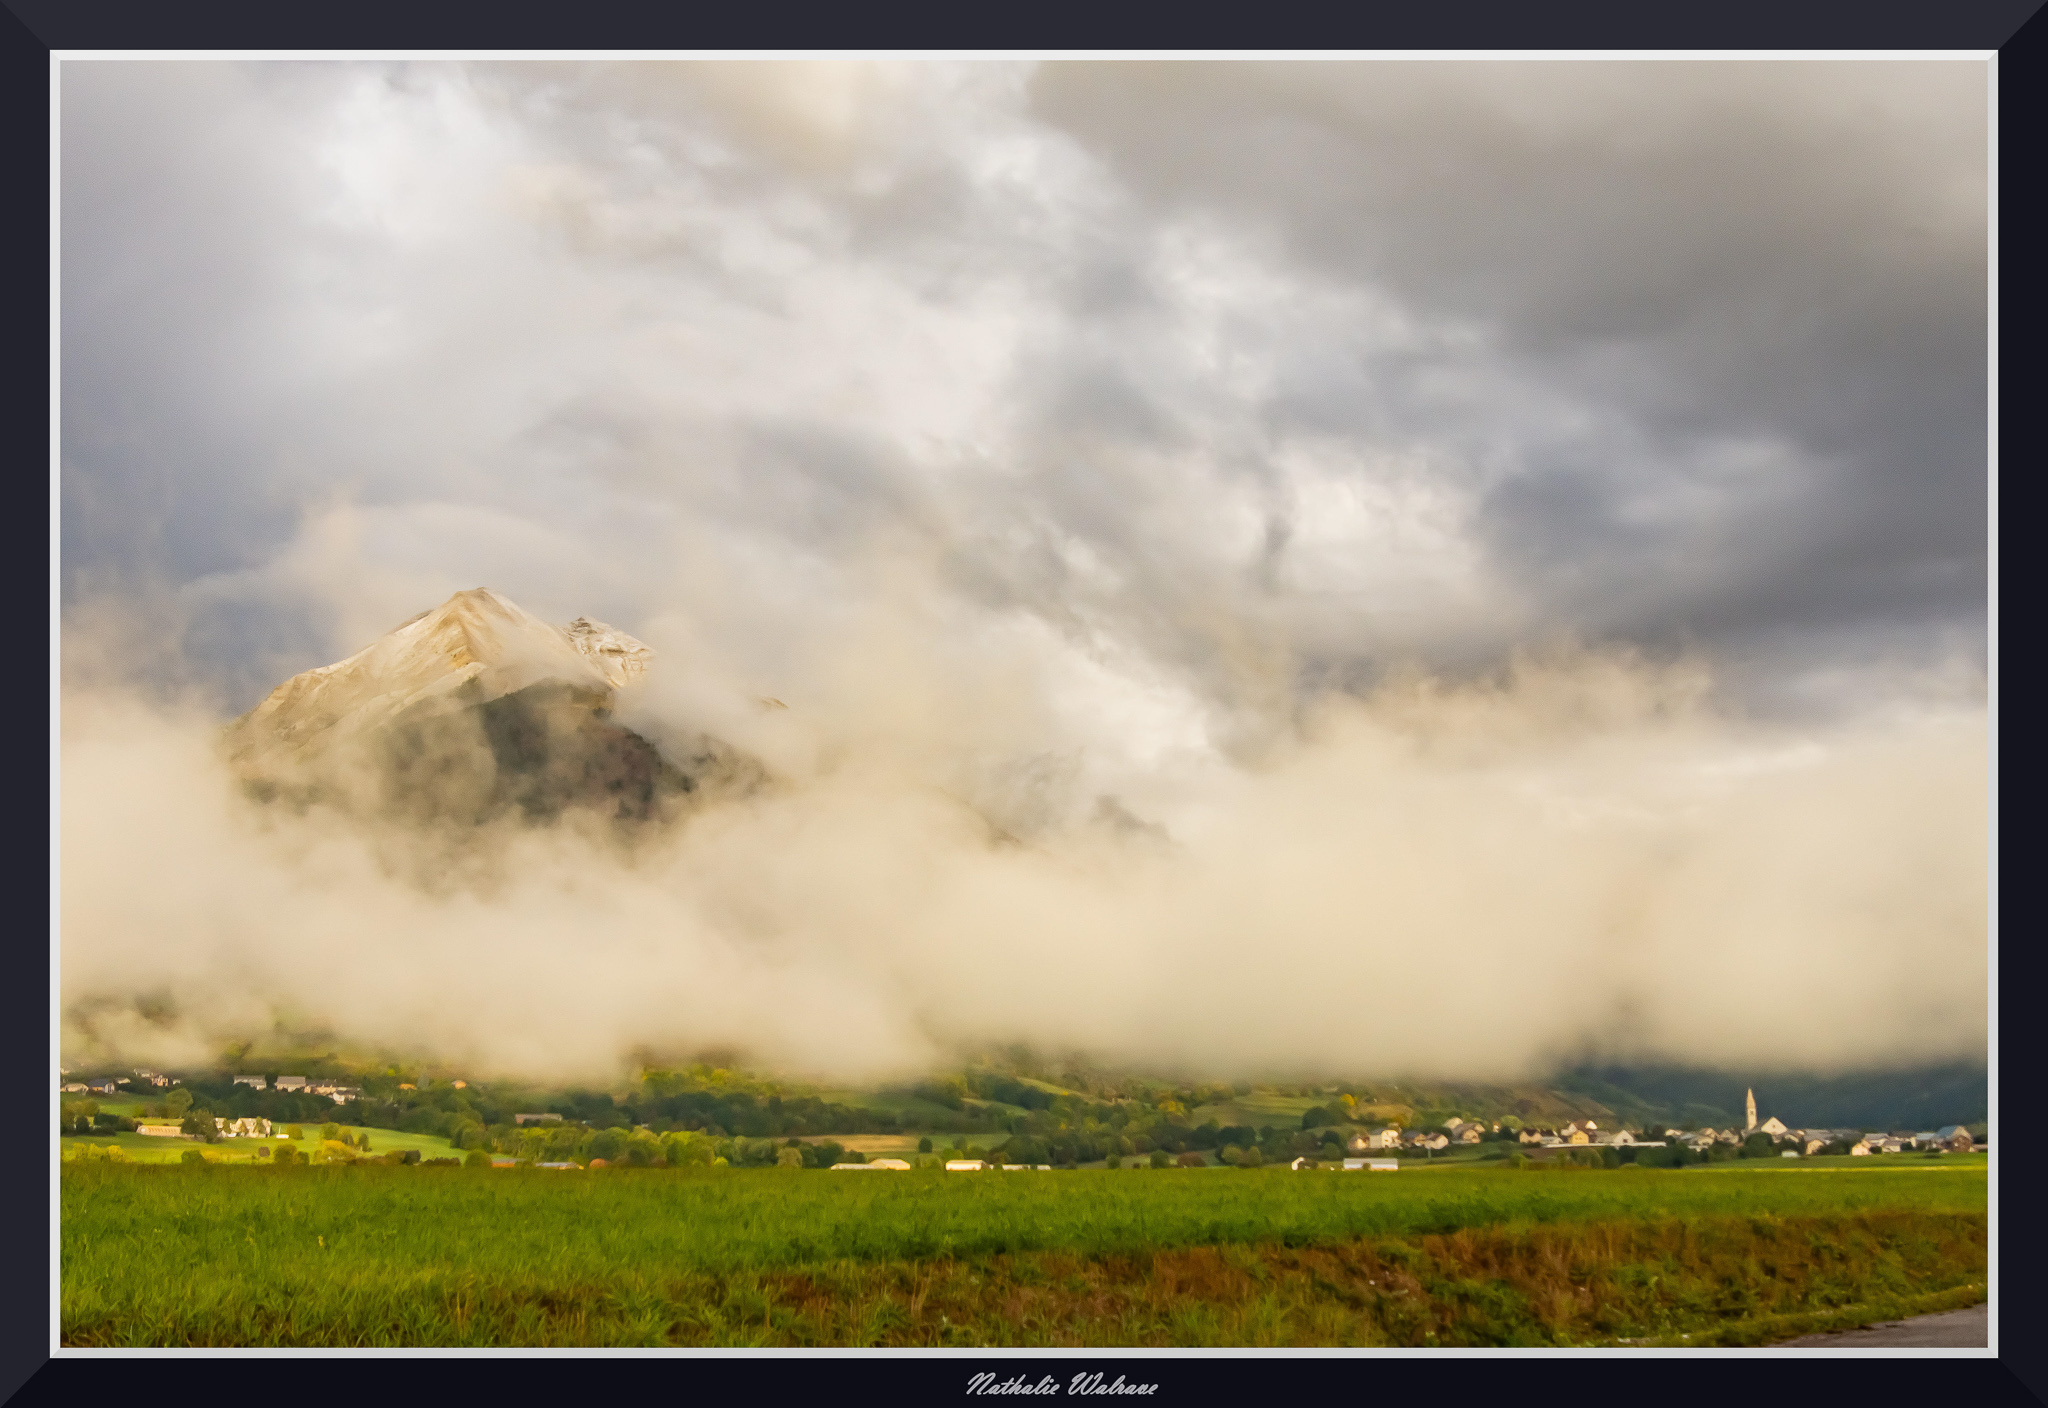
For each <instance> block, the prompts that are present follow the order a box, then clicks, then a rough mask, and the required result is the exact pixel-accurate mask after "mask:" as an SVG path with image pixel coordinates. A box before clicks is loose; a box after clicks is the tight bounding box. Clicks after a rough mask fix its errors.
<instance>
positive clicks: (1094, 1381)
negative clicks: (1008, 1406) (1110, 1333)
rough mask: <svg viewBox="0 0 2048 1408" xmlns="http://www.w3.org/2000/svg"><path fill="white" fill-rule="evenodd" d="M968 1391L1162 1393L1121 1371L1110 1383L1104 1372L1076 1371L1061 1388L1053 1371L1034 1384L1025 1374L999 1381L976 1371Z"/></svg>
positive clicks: (1154, 1386) (990, 1375) (1155, 1385)
mask: <svg viewBox="0 0 2048 1408" xmlns="http://www.w3.org/2000/svg"><path fill="white" fill-rule="evenodd" d="M967 1391H968V1392H969V1393H1049V1394H1055V1395H1056V1394H1060V1393H1066V1394H1068V1395H1070V1396H1071V1395H1074V1394H1088V1393H1157V1392H1159V1385H1158V1384H1127V1383H1125V1382H1124V1376H1123V1375H1122V1374H1118V1375H1117V1376H1116V1382H1114V1383H1107V1384H1106V1383H1104V1382H1103V1381H1102V1375H1100V1374H1076V1375H1074V1377H1073V1380H1072V1381H1071V1382H1070V1383H1068V1385H1067V1386H1066V1388H1064V1389H1062V1388H1061V1387H1060V1385H1059V1380H1057V1379H1055V1378H1053V1376H1052V1375H1050V1374H1046V1375H1044V1376H1042V1377H1041V1378H1040V1379H1039V1380H1038V1382H1037V1383H1035V1384H1027V1383H1025V1382H1024V1376H1023V1375H1022V1374H1019V1375H1017V1376H1016V1377H1015V1378H1010V1379H1004V1380H1003V1381H1002V1382H1000V1383H998V1382H997V1381H996V1376H995V1375H994V1374H976V1375H975V1376H974V1377H973V1378H971V1379H969V1380H968V1381H967Z"/></svg>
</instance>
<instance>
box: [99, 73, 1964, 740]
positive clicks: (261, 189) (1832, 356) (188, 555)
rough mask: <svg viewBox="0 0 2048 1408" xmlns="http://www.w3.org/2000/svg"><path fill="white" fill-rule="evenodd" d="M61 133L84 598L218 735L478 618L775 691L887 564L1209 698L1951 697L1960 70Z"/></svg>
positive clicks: (314, 90)
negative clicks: (257, 712)
mask: <svg viewBox="0 0 2048 1408" xmlns="http://www.w3.org/2000/svg"><path fill="white" fill-rule="evenodd" d="M62 92H63V144H62V163H63V165H62V173H63V175H62V190H63V195H62V219H63V226H62V251H63V338H64V342H63V391H64V401H63V412H64V414H63V473H64V485H63V553H64V591H65V598H66V602H67V605H71V606H75V605H76V604H77V603H79V602H81V601H84V600H100V601H104V600H106V599H108V598H109V597H110V596H112V597H123V596H125V597H128V598H131V599H137V604H135V605H134V606H133V608H132V609H135V610H141V609H142V607H141V606H140V604H139V601H141V600H146V601H147V602H148V603H149V609H150V610H152V611H154V612H156V613H158V616H157V618H156V619H157V621H158V624H157V628H156V629H157V630H158V632H159V634H160V635H162V636H164V637H166V638H167V639H169V640H170V641H171V647H170V648H169V649H167V650H166V651H165V657H164V658H163V659H159V660H156V661H154V662H153V664H152V666H151V668H153V669H156V670H159V671H173V672H175V671H177V670H179V669H183V670H185V671H188V672H189V674H190V677H191V678H192V679H195V680H197V681H199V682H202V683H204V684H206V685H209V686H211V687H213V688H214V689H216V690H217V693H218V698H219V703H220V707H221V708H222V709H223V710H227V711H234V710H239V709H242V708H246V707H248V706H249V705H250V704H252V703H253V702H254V701H255V700H256V699H257V698H259V697H260V696H261V694H262V692H263V691H264V690H266V689H267V688H268V687H269V686H270V685H272V684H275V683H276V682H277V681H278V680H280V679H281V678H283V677H284V676H285V675H287V674H290V673H292V672H294V671H296V670H299V669H303V668H306V667H308V666H311V665H314V664H321V663H326V662H327V661H329V660H331V659H333V658H336V657H337V656H338V655H339V654H341V653H346V652H348V651H352V650H354V649H356V648H359V647H360V646H361V645H362V644H364V643H366V641H367V639H368V638H369V636H370V635H374V634H376V633H377V632H379V631H381V630H383V629H386V628H388V626H390V625H395V624H396V623H397V621H398V620H401V619H403V618H404V617H405V616H408V615H410V614H412V613H413V612H415V611H417V610H420V609H424V608H425V607H426V606H428V605H431V604H433V603H434V602H437V601H439V600H441V599H442V598H444V597H445V596H446V595H447V593H448V592H450V591H453V590H455V589H457V588H460V587H467V586H476V585H489V586H492V587H495V588H497V589H498V590H500V591H502V592H505V593H506V594H508V595H509V596H511V597H512V598H513V599H514V600H517V601H520V602H522V603H524V604H527V605H528V606H530V607H531V608H532V609H534V610H537V611H540V612H541V613H543V614H545V615H548V616H550V617H551V618H561V619H567V618H568V617H569V616H573V615H575V614H579V613H589V614H593V615H598V616H601V617H603V618H605V619H609V620H612V621H613V622H614V623H615V624H618V625H621V626H623V627H625V628H626V629H628V630H634V629H638V630H641V631H650V630H652V629H654V618H655V617H656V616H657V615H658V614H659V610H660V609H662V608H666V607H675V608H676V609H678V610H681V611H683V612H684V613H685V614H688V615H691V616H693V617H694V618H696V619H697V621H698V623H699V624H698V627H697V629H699V630H700V631H701V630H711V631H724V632H725V633H727V634H728V635H730V636H731V637H732V639H733V640H735V641H738V642H742V643H744V645H743V646H740V647H736V648H744V649H750V650H754V651H757V652H759V653H760V654H761V656H762V658H761V660H760V668H761V670H762V672H763V675H764V678H765V677H768V676H772V675H773V674H774V673H775V671H776V668H777V662H776V660H775V658H774V656H775V652H776V649H777V647H776V642H778V641H787V640H790V639H794V638H796V637H799V636H802V635H803V634H804V633H806V632H812V631H816V630H819V629H829V626H827V625H823V624H821V623H823V622H825V621H826V620H827V619H828V618H829V616H830V612H831V610H832V604H833V603H835V602H840V601H844V600H846V599H848V598H849V597H853V596H858V595H860V594H861V593H862V592H863V591H866V590H869V589H870V588H869V587H864V586H862V585H861V584H860V583H859V582H857V581H855V580H854V578H853V576H852V575H850V574H851V573H852V572H853V564H855V563H856V562H861V563H868V562H872V561H873V560H875V559H876V558H877V557H881V558H884V559H886V558H887V557H889V556H890V555H892V554H897V555H901V554H916V553H923V554H927V555H928V556H929V558H930V560H931V561H932V562H933V563H934V564H935V572H936V576H935V580H937V581H938V582H940V583H942V584H943V589H944V591H945V593H946V598H947V600H946V610H947V611H948V612H949V613H951V614H950V615H949V617H948V619H949V620H952V621H955V622H956V623H958V624H959V625H960V627H961V629H963V630H971V629H974V628H975V623H976V622H977V621H981V620H983V619H984V618H985V619H986V620H988V621H995V620H1011V619H1015V618H1017V617H1019V616H1028V617H1032V618H1037V619H1038V620H1040V621H1042V622H1044V623H1047V624H1049V625H1050V626H1052V627H1054V628H1055V629H1056V630H1057V631H1058V632H1060V633H1061V635H1062V636H1063V637H1064V638H1065V639H1067V640H1069V641H1070V642H1072V644H1073V646H1074V648H1075V649H1076V650H1078V651H1081V652H1083V653H1086V654H1088V655H1090V656H1092V657H1094V658H1096V659H1099V660H1104V661H1110V662H1112V664H1113V667H1114V668H1118V669H1125V670H1135V671H1139V672H1142V673H1146V674H1147V676H1148V677H1149V678H1153V679H1155V680H1158V681H1164V682H1167V684H1168V685H1169V686H1170V687H1171V688H1172V689H1174V690H1179V691H1185V692H1186V693H1187V694H1188V695H1189V697H1190V698H1192V699H1195V700H1198V701H1201V702H1202V704H1203V705H1205V706H1207V705H1212V704H1213V705H1218V706H1220V707H1223V708H1226V709H1232V708H1240V707H1252V708H1257V707H1262V705H1261V701H1258V700H1253V699H1250V698H1248V697H1243V696H1245V695H1246V692H1247V691H1248V690H1252V689H1253V686H1251V685H1249V684H1248V683H1246V681H1245V680H1244V679H1242V678H1240V677H1239V676H1240V675H1241V674H1242V673H1243V672H1241V671H1234V670H1233V668H1232V666H1231V664H1230V662H1231V660H1233V659H1234V658H1237V656H1238V655H1239V654H1240V653H1241V652H1242V651H1243V650H1244V649H1246V648H1252V649H1256V650H1259V651H1263V652H1267V653H1271V652H1279V653H1280V654H1282V655H1284V656H1285V658H1286V659H1287V661H1288V662H1289V665H1288V668H1289V669H1291V670H1292V671H1293V672H1294V674H1295V676H1296V678H1297V679H1298V680H1299V681H1300V682H1301V683H1302V684H1303V685H1326V684H1330V683H1337V684H1346V683H1359V682H1367V681H1370V680H1371V679H1373V678H1375V677H1377V675H1378V674H1379V672H1381V671H1383V670H1384V669H1385V668H1387V666H1388V665H1389V664H1390V663H1391V662H1394V661H1396V660H1404V659H1419V660H1422V661H1424V662H1426V663H1429V664H1432V665H1435V666H1438V667H1444V668H1465V667H1469V666H1472V665H1483V664H1485V663H1488V662H1490V661H1492V660H1493V659H1495V658H1497V657H1498V656H1499V655H1500V654H1501V652H1503V651H1505V650H1508V649H1511V648H1513V647H1515V646H1517V645H1531V644H1541V643H1543V642H1545V641H1548V640H1552V639H1555V638H1556V637H1558V636H1560V635H1568V636H1571V637H1574V638H1577V639H1580V640H1586V641H1593V642H1600V641H1627V642H1634V643H1638V644H1641V645H1643V646H1645V647H1647V648H1649V649H1651V650H1655V651H1666V652H1668V651H1671V650H1675V649H1678V648H1681V647H1690V648H1693V649H1696V650H1704V651H1707V652H1709V653H1710V654H1711V655H1712V656H1713V658H1714V659H1715V660H1716V661H1717V665H1718V670H1719V674H1720V678H1721V679H1722V682H1723V687H1724V688H1725V689H1729V690H1732V691H1734V692H1735V693H1736V694H1738V695H1739V697H1740V698H1741V700H1742V701H1743V703H1744V704H1745V705H1746V706H1747V707H1751V708H1757V709H1766V710H1787V709H1791V710H1804V711H1808V712H1812V711H1820V712H1822V713H1826V712H1829V711H1838V710H1842V709H1856V708H1863V707H1867V706H1868V705H1870V704H1871V703H1872V702H1873V701H1889V700H1896V699H1899V698H1903V697H1908V696H1918V695H1921V694H1925V693H1927V692H1928V691H1934V692H1937V693H1946V694H1948V695H1953V694H1954V693H1956V692H1957V691H1959V690H1960V691H1962V692H1963V693H1965V694H1967V693H1968V692H1970V691H1971V690H1974V689H1977V688H1980V685H1979V684H1978V678H1979V675H1980V672H1981V669H1982V662H1983V656H1984V628H1985V599H1986V591H1985V556H1986V527H1985V516H1986V445H1987V437H1986V416H1985V387H1986V379H1985V340H1986V321H1985V320H1986V301H1985V281H1986V251H1985V200H1986V139H1985V113H1986V82H1985V69H1984V65H1983V64H1981V63H1975V62H1958V63H1913V62H1873V63H1798V62H1779V63H1705V62H1683V63H1651V62H1637V63H1479V62H1473V63H1449V64H1443V63H1394V62H1385V63H1311V64H1248V63H1230V62H1210V63H1191V64H1119V63H1102V64H1090V63H1076V64H1052V65H1040V66H1033V65H1029V64H1009V63H982V64H931V65H923V64H903V65H878V66H860V65H840V64H819V65H802V64H790V65H781V64H729V65H696V64H661V63H644V64H629V65H575V64H554V63H545V64H543V63H534V64H450V63H427V64H357V63H347V64H344V63H269V64H264V63H248V64H216V63H172V62H146V63H119V62H71V63H67V64H66V65H65V66H64V69H63V74H62ZM682 557H689V558H694V559H698V560H700V561H701V562H702V563H703V566H704V568H705V571H704V573H702V574H700V575H699V576H698V577H697V578H696V579H694V580H695V585H694V586H692V585H688V584H686V583H685V582H684V580H683V579H682V578H680V577H679V576H678V568H679V558H682ZM711 559H715V561H712V560H711ZM714 581H715V582H716V583H718V584H719V585H718V586H717V588H716V589H715V590H716V594H717V599H716V600H706V599H699V598H696V597H693V596H692V593H693V592H706V591H712V590H714V589H713V588H712V587H710V586H709V585H708V584H709V583H711V582H714ZM379 613H381V615H380V614H379ZM385 617H389V618H390V619H389V620H385V619H384V618H385ZM365 632H367V633H368V634H367V635H366V634H365ZM1247 642H1250V643H1251V645H1250V646H1247V645H1246V643H1247ZM1116 662H1121V663H1116ZM1264 702H1265V703H1270V702H1271V701H1264Z"/></svg>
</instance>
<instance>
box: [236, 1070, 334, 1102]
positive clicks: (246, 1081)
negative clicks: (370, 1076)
mask: <svg viewBox="0 0 2048 1408" xmlns="http://www.w3.org/2000/svg"><path fill="white" fill-rule="evenodd" d="M235 1084H236V1085H253V1086H254V1087H256V1089H258V1090H262V1089H263V1088H264V1080H263V1077H262V1076H236V1077H235ZM270 1089H272V1090H292V1091H299V1092H302V1093H304V1094H307V1095H325V1096H326V1097H327V1098H328V1099H330V1100H332V1101H333V1102H334V1103H335V1104H337V1105H346V1104H347V1103H348V1102H349V1101H351V1100H360V1099H362V1098H363V1088H362V1087H361V1086H359V1085H338V1084H336V1083H335V1082H333V1081H323V1080H308V1079H306V1077H304V1076H279V1077H278V1078H277V1079H276V1080H275V1081H273V1082H271V1084H270Z"/></svg>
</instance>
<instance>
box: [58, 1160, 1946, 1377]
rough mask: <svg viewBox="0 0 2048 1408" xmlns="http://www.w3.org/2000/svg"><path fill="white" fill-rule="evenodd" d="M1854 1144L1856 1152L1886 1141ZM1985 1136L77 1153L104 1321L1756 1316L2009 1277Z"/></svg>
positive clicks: (1254, 1334) (352, 1329)
mask: <svg viewBox="0 0 2048 1408" xmlns="http://www.w3.org/2000/svg"><path fill="white" fill-rule="evenodd" d="M1857 1162H1859V1163H1860V1162H1862V1161H1861V1160H1859V1161H1857ZM1985 1208H1986V1175H1985V1171H1984V1169H1983V1166H1982V1165H1981V1163H1979V1164H1975V1165H1972V1164H1968V1163H1964V1162H1961V1161H1957V1162H1953V1163H1929V1164H1927V1165H1925V1166H1923V1167H1919V1168H1894V1169H1868V1170H1865V1169H1853V1170H1843V1171H1840V1172H1837V1171H1832V1170H1824V1169H1804V1170H1793V1169H1790V1168H1782V1169H1781V1168H1777V1167H1770V1168H1756V1169H1735V1168H1731V1167H1729V1166H1722V1167H1721V1168H1714V1169H1699V1170H1687V1171H1680V1172H1671V1171H1653V1170H1633V1169H1630V1170H1616V1171H1603V1172H1595V1171H1590V1170H1588V1171H1571V1172H1566V1171H1544V1172H1535V1171H1522V1172H1515V1171H1509V1170H1503V1169H1455V1168H1445V1169H1436V1170H1431V1171H1429V1172H1427V1173H1425V1174H1420V1175H1417V1174H1413V1173H1411V1172H1410V1171H1408V1170H1403V1171H1402V1173H1401V1174H1400V1175H1399V1176H1386V1175H1374V1174H1364V1173H1354V1174H1338V1173H1329V1172H1321V1173H1293V1172H1290V1171H1287V1170H1281V1169H1268V1170H1259V1171H1240V1170H1222V1169H1217V1170H1163V1171H1149V1170H1148V1171H1130V1172H1118V1173H1114V1174H1112V1173H1108V1172H1093V1171H1080V1172H1066V1173H1044V1174H1022V1173H981V1174H947V1173H941V1172H935V1171H934V1172H911V1173H839V1174H833V1173H798V1172H793V1171H780V1170H760V1171H753V1170H702V1171H680V1170H602V1171H595V1172H590V1171H563V1172H553V1171H544V1170H527V1169H519V1170H489V1169H471V1168H417V1167H415V1168H395V1167H353V1168H319V1167H313V1168H305V1167H299V1168H283V1169H260V1168H250V1167H235V1166H229V1167H183V1166H180V1167H147V1166H134V1165H128V1166H123V1165H119V1164H108V1163H106V1162H94V1163H89V1164H74V1165H67V1166H66V1167H65V1169H64V1174H63V1231H62V1243H63V1283H62V1295H63V1313H62V1321H63V1336H64V1340H65V1342H66V1343H69V1344H76V1345H150V1344H212V1345H234V1344H283V1345H291V1344H297V1345H355V1344H361V1345H493V1344H502V1345H512V1344H529V1345H607V1344H611V1345H659V1344H726V1345H733V1344H737V1345H752V1344H759V1345H806V1344H812V1345H873V1344H887V1345H1007V1344H1020V1345H1032V1344H1050V1345H1091V1344H1101V1345H1147V1344H1154V1345H1192V1344H1303V1345H1308V1344H1328V1345H1344V1344H1367V1345H1370V1344H1418V1345H1423V1344H1588V1343H1614V1342H1617V1341H1627V1342H1665V1341H1668V1342H1672V1343H1743V1342H1756V1341H1758V1340H1761V1339H1768V1338H1771V1337H1774V1336H1777V1337H1782V1336H1783V1335H1786V1334H1793V1333H1801V1332H1803V1331H1805V1330H1806V1329H1809V1328H1814V1327H1819V1326H1832V1325H1837V1324H1846V1323H1859V1322H1861V1321H1864V1320H1868V1319H1872V1318H1884V1317H1885V1316H1888V1315H1892V1314H1898V1313H1905V1312H1908V1311H1911V1310H1915V1309H1930V1308H1945V1307H1947V1306H1949V1305H1952V1304H1956V1305H1959V1304H1969V1303H1974V1302H1975V1301H1976V1300H1979V1299H1981V1298H1982V1296H1983V1280H1984V1268H1985V1255H1986V1252H1985V1247H1986V1215H1985Z"/></svg>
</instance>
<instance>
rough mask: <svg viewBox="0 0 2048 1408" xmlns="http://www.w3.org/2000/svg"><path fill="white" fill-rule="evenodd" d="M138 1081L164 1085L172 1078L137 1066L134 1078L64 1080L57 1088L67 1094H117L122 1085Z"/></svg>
mask: <svg viewBox="0 0 2048 1408" xmlns="http://www.w3.org/2000/svg"><path fill="white" fill-rule="evenodd" d="M57 1074H58V1075H59V1076H68V1075H70V1074H71V1072H69V1071H66V1070H59V1071H58V1072H57ZM137 1081H140V1082H141V1083H142V1084H144V1085H154V1086H157V1087H163V1086H166V1085H169V1084H170V1083H171V1078H170V1077H169V1076H167V1075H165V1074H164V1073H163V1072H162V1071H152V1070H149V1069H147V1068H145V1067H142V1066H137V1067H136V1068H135V1075H134V1077H133V1078H132V1079H131V1078H130V1077H128V1076H106V1077H103V1078H102V1079H100V1080H95V1081H77V1080H71V1081H62V1082H61V1083H60V1084H59V1085H58V1086H57V1089H58V1090H60V1091H62V1092H63V1093H64V1094H66V1095H115V1094H118V1093H119V1092H120V1089H121V1087H122V1086H124V1085H134V1084H135V1083H136V1082H137Z"/></svg>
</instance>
